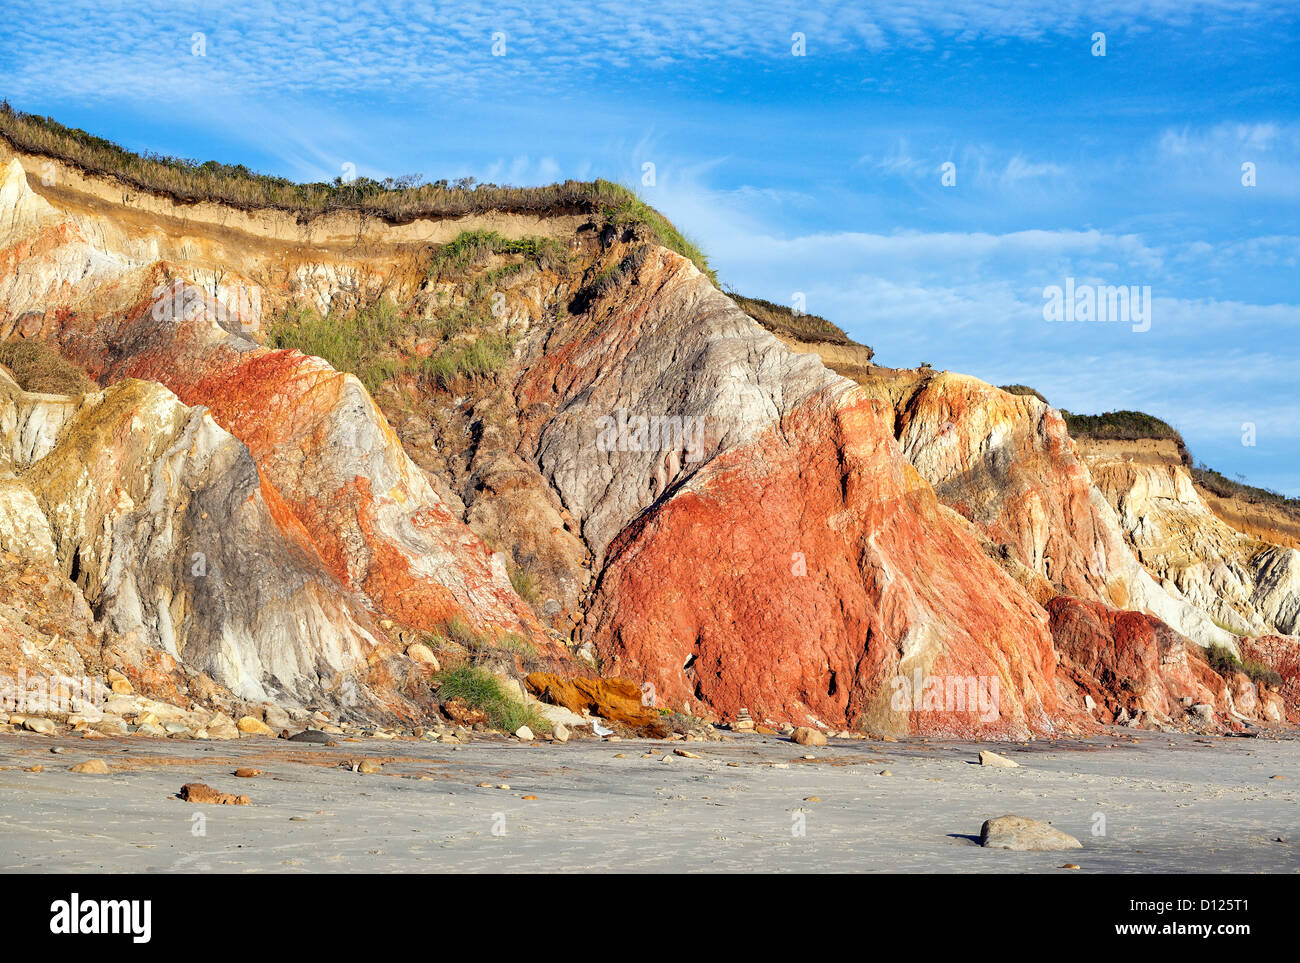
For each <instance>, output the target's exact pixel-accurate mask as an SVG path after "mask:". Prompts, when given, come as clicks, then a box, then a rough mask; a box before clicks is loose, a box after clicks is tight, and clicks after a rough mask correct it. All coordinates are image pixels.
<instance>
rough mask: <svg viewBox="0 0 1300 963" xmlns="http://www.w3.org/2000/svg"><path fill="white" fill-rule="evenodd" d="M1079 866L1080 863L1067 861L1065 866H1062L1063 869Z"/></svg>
mask: <svg viewBox="0 0 1300 963" xmlns="http://www.w3.org/2000/svg"><path fill="white" fill-rule="evenodd" d="M1078 868H1079V864H1078V863H1066V864H1065V865H1064V866H1062V867H1061V869H1078Z"/></svg>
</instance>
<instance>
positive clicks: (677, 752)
mask: <svg viewBox="0 0 1300 963" xmlns="http://www.w3.org/2000/svg"><path fill="white" fill-rule="evenodd" d="M673 755H677V756H681V757H682V758H683V759H699V758H700V757H699V756H697V755H696V754H695V753H693V752H688V751H687V750H685V749H674V750H673Z"/></svg>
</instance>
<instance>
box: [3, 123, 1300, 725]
mask: <svg viewBox="0 0 1300 963" xmlns="http://www.w3.org/2000/svg"><path fill="white" fill-rule="evenodd" d="M0 164H2V165H3V166H0V175H2V177H0V266H2V271H0V340H3V341H5V342H9V343H27V344H38V345H41V346H43V349H48V350H49V352H51V353H52V354H53V355H56V356H57V357H58V358H59V359H61V360H62V361H63V362H65V363H70V364H74V365H76V366H77V367H78V368H79V369H80V371H81V372H82V373H84V375H85V376H87V377H89V378H91V379H93V381H94V385H92V386H91V388H92V389H93V390H86V391H84V392H81V393H79V394H62V395H51V394H37V393H34V392H31V391H26V390H24V389H23V388H22V387H20V386H19V384H18V383H17V381H16V379H13V378H8V377H7V376H6V377H4V378H0V396H2V398H3V408H2V409H0V431H2V432H3V438H4V439H5V440H6V442H7V443H6V444H5V445H4V446H3V450H4V451H5V452H6V454H5V455H4V458H5V459H7V461H6V463H5V465H4V468H5V472H6V475H5V477H6V478H7V479H8V480H7V481H6V482H5V485H6V486H8V487H5V488H3V489H0V549H3V550H4V552H5V553H7V554H6V555H5V556H4V557H5V559H11V562H7V563H6V564H11V565H13V566H16V567H18V569H21V568H22V566H36V567H37V570H38V571H39V572H40V573H41V577H42V578H43V579H45V580H46V583H43V584H48V585H49V586H50V588H49V591H50V592H53V593H55V594H56V595H58V596H59V597H60V598H65V602H66V605H65V608H66V607H69V606H70V607H71V608H72V609H75V611H76V613H77V614H76V617H75V618H76V625H77V626H78V629H77V631H76V632H75V633H73V635H74V637H75V638H77V639H79V640H82V641H81V642H80V643H79V644H78V643H76V642H69V644H70V645H72V647H73V650H72V651H66V652H65V651H63V650H60V652H61V654H59V655H58V657H57V658H55V655H54V654H51V655H50V656H49V660H48V662H49V665H48V668H49V669H50V670H51V671H53V670H54V668H56V663H57V669H58V671H64V672H67V671H74V670H76V669H77V668H78V667H81V669H82V670H84V671H94V672H106V671H107V670H108V669H114V670H118V671H122V672H124V673H125V674H126V675H127V676H128V677H130V678H131V679H132V680H133V681H135V682H137V684H139V685H141V686H144V687H145V688H150V687H152V690H153V691H156V692H157V693H158V697H159V698H162V697H167V698H169V699H173V700H177V701H180V702H184V701H185V700H196V701H203V700H204V699H209V700H211V699H216V700H217V702H215V703H213V704H214V705H216V704H221V705H223V706H224V705H226V704H228V703H230V702H231V701H232V700H233V701H242V702H244V703H257V704H267V705H277V706H289V707H293V708H294V709H296V710H298V709H300V710H307V709H317V708H320V707H322V706H329V707H331V708H332V710H333V711H336V712H341V713H345V714H351V715H353V716H355V717H358V718H376V719H378V718H387V719H402V720H408V721H415V720H419V719H421V718H426V717H431V716H436V715H437V713H438V712H439V703H440V698H439V696H438V692H437V689H438V677H437V672H436V668H434V666H433V665H431V664H430V663H428V662H427V661H426V660H424V659H422V658H415V657H414V656H413V654H412V653H413V651H414V650H413V648H412V647H413V646H414V645H417V644H418V645H419V646H421V647H427V650H432V651H435V652H440V653H444V654H446V653H452V655H453V656H454V653H455V652H460V653H462V654H464V653H465V652H467V651H468V652H470V653H471V654H473V653H475V652H479V653H482V652H487V651H490V652H493V653H496V654H497V655H498V656H499V655H500V654H501V653H511V655H510V656H509V659H508V660H507V661H509V662H510V663H511V664H512V666H513V667H514V668H516V669H518V670H520V671H523V670H525V669H529V670H531V669H535V668H538V667H539V666H544V667H547V668H549V669H551V670H554V671H556V672H558V673H560V674H562V675H563V674H567V675H589V676H593V677H594V676H597V675H603V676H607V677H619V678H623V679H627V680H631V681H632V682H633V683H634V684H635V685H636V686H639V687H640V688H641V691H642V692H644V693H646V694H647V701H648V702H650V703H651V704H652V705H653V706H655V707H657V708H660V709H662V710H676V711H679V712H685V713H689V714H692V715H697V716H702V717H705V718H709V719H714V720H729V719H734V718H735V716H736V714H737V713H738V711H739V710H740V709H741V708H748V709H749V710H750V712H751V713H752V714H753V715H754V717H755V718H757V719H759V720H771V721H775V722H786V721H788V722H793V723H795V724H812V725H821V726H827V727H833V728H837V729H842V728H846V727H856V728H860V729H864V730H867V731H873V732H879V733H897V734H905V733H926V734H940V735H942V734H962V735H971V734H973V735H978V736H984V737H1007V738H1010V737H1025V736H1029V735H1034V734H1039V735H1049V734H1056V733H1063V732H1079V731H1087V730H1090V729H1091V728H1092V727H1094V726H1096V725H1097V724H1099V723H1104V722H1111V721H1115V720H1121V721H1122V720H1128V719H1133V718H1138V719H1141V720H1144V721H1145V722H1146V723H1147V724H1151V725H1198V726H1199V725H1206V726H1219V725H1241V724H1242V723H1243V722H1246V721H1252V720H1253V721H1261V720H1263V721H1268V720H1274V721H1275V720H1277V719H1280V718H1282V717H1283V716H1284V715H1285V714H1286V713H1287V712H1288V711H1293V709H1292V708H1291V707H1293V705H1294V694H1295V693H1294V686H1293V685H1292V675H1291V674H1290V673H1291V671H1292V670H1291V668H1289V667H1290V666H1291V662H1290V661H1288V660H1290V659H1291V658H1292V654H1293V653H1294V646H1295V640H1294V638H1293V637H1292V636H1291V635H1290V633H1292V632H1293V631H1295V625H1294V621H1295V619H1296V618H1297V615H1296V612H1295V604H1296V599H1297V595H1296V593H1295V586H1294V585H1293V584H1292V582H1291V581H1290V580H1291V577H1292V576H1291V565H1292V562H1291V557H1292V556H1295V554H1296V553H1295V551H1294V550H1293V549H1291V548H1289V547H1288V548H1281V547H1279V546H1272V547H1267V546H1264V547H1261V543H1260V542H1259V541H1258V540H1257V539H1256V538H1255V537H1254V536H1252V535H1248V534H1246V533H1244V532H1240V531H1237V530H1235V529H1233V528H1232V527H1231V525H1230V524H1229V523H1228V522H1225V521H1223V520H1222V519H1220V518H1218V517H1217V516H1215V515H1214V514H1213V513H1212V512H1211V511H1209V510H1208V509H1206V508H1205V506H1204V505H1203V504H1201V503H1200V502H1196V503H1195V504H1193V503H1192V501H1191V500H1187V499H1184V501H1182V502H1179V501H1178V498H1179V497H1181V496H1182V495H1186V492H1185V491H1182V490H1181V489H1180V488H1179V485H1180V482H1179V480H1178V479H1177V478H1176V477H1174V476H1172V475H1170V476H1169V477H1168V478H1167V479H1166V478H1165V476H1164V475H1161V474H1160V472H1159V471H1156V472H1155V474H1153V475H1150V476H1148V475H1147V473H1146V470H1145V468H1144V469H1143V470H1142V471H1141V472H1137V473H1136V474H1135V471H1136V470H1135V469H1134V468H1132V467H1131V466H1128V467H1125V465H1127V463H1125V465H1120V466H1113V465H1110V464H1109V463H1105V462H1103V461H1100V460H1093V459H1092V458H1091V456H1089V455H1088V454H1086V453H1083V454H1081V452H1080V449H1079V448H1078V446H1077V445H1076V444H1075V443H1074V441H1073V440H1072V439H1071V438H1070V436H1069V434H1068V432H1067V430H1066V427H1065V423H1064V421H1063V420H1062V418H1061V416H1060V414H1059V413H1058V412H1056V411H1055V410H1054V409H1052V408H1051V407H1050V406H1048V405H1047V404H1045V403H1044V402H1042V401H1040V400H1038V399H1035V398H1032V397H1027V396H1022V395H1013V394H1009V393H1007V392H1004V391H1001V390H999V389H996V388H993V387H992V386H990V385H987V384H984V383H983V382H980V381H978V380H977V379H974V378H969V377H965V376H960V375H953V374H949V373H936V372H932V371H929V370H928V369H924V370H919V371H905V370H904V371H899V370H892V369H885V368H880V367H877V366H876V365H874V364H873V363H872V355H871V351H870V349H868V348H866V347H865V346H861V345H854V344H853V343H852V342H851V341H849V340H848V339H847V338H846V337H844V336H843V333H842V332H838V331H837V329H834V330H832V329H833V326H829V328H828V327H827V326H826V325H824V324H823V325H820V326H818V325H812V324H809V323H807V321H806V320H804V321H803V322H802V323H800V321H799V319H798V318H796V319H794V321H793V322H792V323H787V321H789V319H782V318H780V317H779V316H778V314H779V313H778V312H777V311H776V310H775V306H772V305H767V304H766V303H765V302H752V301H748V300H747V299H743V298H734V297H732V296H729V295H727V294H725V293H723V292H722V291H721V290H720V289H719V288H718V287H717V286H716V284H715V283H714V281H713V280H712V279H711V277H710V276H708V275H707V274H706V273H704V272H702V271H701V270H700V266H699V265H698V264H697V263H696V261H695V260H693V259H692V258H691V257H687V256H683V254H682V253H679V252H678V251H675V250H673V249H671V247H670V246H669V245H667V244H665V242H664V234H665V232H664V230H663V228H662V226H659V225H658V222H656V221H654V220H647V219H645V218H642V219H640V220H638V219H635V218H631V219H630V218H628V217H626V216H624V213H622V212H620V211H616V210H611V209H607V208H599V207H597V208H593V209H590V210H579V211H577V212H575V211H573V210H572V209H565V210H562V211H554V212H549V213H518V212H514V213H503V212H500V211H495V212H493V211H488V212H475V213H468V214H464V215H460V216H440V217H427V218H418V217H417V218H413V219H410V220H406V221H402V222H393V221H390V220H384V219H382V218H377V217H371V216H366V215H364V214H363V213H349V212H347V211H343V212H332V213H327V214H319V215H315V216H294V215H292V214H290V213H287V212H284V211H278V210H270V209H253V210H242V209H235V208H231V207H229V206H228V205H223V204H220V203H215V202H208V203H180V202H178V201H177V200H176V199H175V198H171V197H168V196H166V195H165V194H160V193H150V192H147V191H139V190H132V189H127V188H126V187H124V186H123V184H122V183H120V182H119V181H116V180H114V178H113V177H111V176H107V175H102V174H93V173H90V172H88V171H86V170H83V169H80V168H78V167H77V166H75V165H71V164H66V163H62V162H58V161H52V160H51V159H50V158H47V157H41V156H37V155H34V154H28V153H24V152H23V151H21V150H19V149H17V148H15V147H13V146H12V145H5V144H4V142H3V141H0ZM50 165H54V167H55V169H56V176H54V177H50V176H49V172H50ZM42 172H43V173H44V176H42ZM688 253H689V252H688ZM818 320H819V321H820V319H818ZM1153 470H1154V469H1153ZM1157 476H1159V477H1157ZM1193 494H1194V493H1193ZM1174 503H1177V504H1178V505H1180V506H1183V507H1180V508H1177V509H1175V508H1174V507H1172V505H1173V504H1174ZM1197 506H1199V507H1197ZM1270 553H1271V554H1270ZM15 577H18V576H15ZM67 598H70V599H71V601H67ZM3 614H4V613H3V612H0V615H3ZM1216 623H1217V624H1216ZM24 625H27V626H28V628H27V629H24V628H23V626H24ZM0 628H3V629H4V632H3V633H0V637H11V638H13V639H16V640H19V641H15V642H14V643H13V644H14V645H16V646H17V647H18V650H19V651H25V649H24V648H23V645H24V644H25V643H24V642H22V641H21V639H25V638H28V636H30V634H31V632H32V631H33V630H31V628H30V625H29V623H28V622H25V621H21V620H20V619H19V618H18V616H17V615H15V616H12V617H10V616H6V621H5V624H4V625H3V626H0ZM87 639H88V640H90V641H85V640H87ZM26 644H27V645H28V647H29V648H30V647H31V643H30V641H29V642H28V643H26ZM1210 646H1220V647H1222V648H1223V649H1224V650H1225V651H1227V652H1230V653H1234V654H1235V655H1239V656H1249V657H1250V658H1253V659H1256V660H1258V661H1261V662H1267V663H1268V664H1270V665H1274V664H1276V665H1278V666H1280V667H1281V668H1282V669H1284V670H1286V673H1287V674H1286V675H1285V676H1284V677H1280V678H1279V679H1278V680H1273V681H1272V684H1270V683H1269V682H1265V681H1262V679H1263V677H1262V676H1259V675H1257V676H1256V677H1251V676H1250V675H1249V674H1246V673H1237V672H1235V671H1233V670H1231V669H1228V668H1225V667H1224V666H1223V665H1222V664H1219V665H1218V668H1216V667H1215V666H1214V665H1213V664H1212V658H1211V655H1210V650H1209V648H1207V647H1210ZM63 648H64V649H66V648H67V646H64V647H63ZM33 651H35V649H33ZM74 655H76V656H77V658H76V659H74V658H73V656H74ZM39 662H40V659H39V658H36V659H35V662H34V663H33V666H34V667H35V665H36V664H37V663H39ZM1270 678H1271V677H1270ZM1242 680H1244V683H1243V681H1242ZM1288 692H1289V693H1291V694H1290V696H1288V695H1286V693H1288ZM223 699H224V700H226V702H225V703H223V702H221V700H223ZM1288 699H1289V700H1290V702H1288Z"/></svg>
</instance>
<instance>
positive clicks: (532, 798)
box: [520, 796, 537, 802]
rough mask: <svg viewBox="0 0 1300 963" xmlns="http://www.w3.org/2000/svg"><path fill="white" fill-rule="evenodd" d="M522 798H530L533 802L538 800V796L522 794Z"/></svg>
mask: <svg viewBox="0 0 1300 963" xmlns="http://www.w3.org/2000/svg"><path fill="white" fill-rule="evenodd" d="M520 798H522V799H527V800H530V801H533V802H535V801H536V800H537V797H536V796H522V797H520Z"/></svg>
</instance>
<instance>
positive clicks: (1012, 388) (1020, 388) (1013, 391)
mask: <svg viewBox="0 0 1300 963" xmlns="http://www.w3.org/2000/svg"><path fill="white" fill-rule="evenodd" d="M998 388H999V389H1000V390H1002V391H1005V392H1006V393H1007V394H1009V395H1033V396H1034V397H1035V398H1037V399H1038V400H1039V401H1041V402H1042V403H1043V404H1045V405H1050V404H1051V402H1050V401H1048V400H1047V399H1046V398H1045V397H1043V394H1042V392H1040V391H1039V390H1038V389H1037V388H1031V387H1029V385H998Z"/></svg>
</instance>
